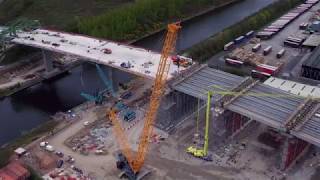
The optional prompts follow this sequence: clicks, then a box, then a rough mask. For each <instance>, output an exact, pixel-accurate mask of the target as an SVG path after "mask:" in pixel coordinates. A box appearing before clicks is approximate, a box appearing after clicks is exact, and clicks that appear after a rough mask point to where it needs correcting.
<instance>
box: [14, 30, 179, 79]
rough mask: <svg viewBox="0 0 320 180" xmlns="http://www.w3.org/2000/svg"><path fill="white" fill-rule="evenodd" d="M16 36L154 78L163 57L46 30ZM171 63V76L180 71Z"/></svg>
mask: <svg viewBox="0 0 320 180" xmlns="http://www.w3.org/2000/svg"><path fill="white" fill-rule="evenodd" d="M17 36H18V37H15V38H13V39H12V40H11V42H13V43H16V44H21V45H26V46H31V47H35V48H40V49H43V50H47V51H52V52H57V53H62V54H69V55H76V56H79V57H81V59H83V60H85V61H86V60H87V61H91V62H94V63H98V64H103V65H106V66H111V67H114V68H117V69H120V70H123V71H126V72H129V73H132V74H136V75H138V76H143V77H146V78H151V79H153V78H155V75H156V71H157V68H158V65H159V61H160V56H161V55H160V54H159V53H157V52H152V51H150V50H146V49H142V48H138V47H133V46H129V45H124V44H120V43H116V42H111V41H106V40H101V39H96V38H93V37H88V36H83V35H78V34H70V33H65V32H57V31H52V30H45V29H37V30H34V31H30V32H18V33H17ZM105 49H110V50H111V51H112V53H111V54H106V53H104V50H105ZM128 62H129V63H130V64H131V67H129V68H124V67H121V63H128ZM170 63H171V66H170V70H169V75H168V78H169V79H170V78H172V77H173V76H174V75H175V74H177V72H178V67H177V66H176V65H174V64H173V63H172V62H171V61H170ZM184 69H185V68H183V67H180V68H179V71H183V70H184Z"/></svg>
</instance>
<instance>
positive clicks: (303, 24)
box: [299, 23, 308, 30]
mask: <svg viewBox="0 0 320 180" xmlns="http://www.w3.org/2000/svg"><path fill="white" fill-rule="evenodd" d="M307 27H308V23H301V24H300V25H299V29H301V30H306V29H307Z"/></svg>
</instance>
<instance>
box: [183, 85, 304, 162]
mask: <svg viewBox="0 0 320 180" xmlns="http://www.w3.org/2000/svg"><path fill="white" fill-rule="evenodd" d="M211 87H216V88H218V89H220V91H210V90H209V91H208V92H207V107H206V121H205V132H204V145H203V147H201V148H198V147H194V146H190V147H188V148H187V149H186V152H187V153H188V154H191V155H193V156H194V157H196V158H200V159H203V160H205V161H212V160H213V159H212V155H210V154H209V153H208V147H209V128H210V119H211V118H210V111H211V103H212V100H211V97H212V96H213V95H215V94H219V95H222V96H226V95H228V96H230V95H231V96H235V97H237V96H255V97H279V98H280V97H284V98H293V97H296V98H297V97H299V98H303V97H301V96H297V95H294V94H292V95H283V94H268V93H246V94H243V92H233V91H227V90H226V89H224V88H222V87H220V86H216V85H213V86H211ZM219 108H223V107H217V106H214V108H213V109H214V111H215V112H219V111H220V112H221V109H220V110H219ZM198 109H199V104H198ZM198 111H199V110H198ZM198 116H199V115H198ZM198 123H199V122H198V119H197V124H198ZM197 129H198V128H197ZM197 131H198V130H197ZM196 134H197V135H199V134H198V132H197V133H196Z"/></svg>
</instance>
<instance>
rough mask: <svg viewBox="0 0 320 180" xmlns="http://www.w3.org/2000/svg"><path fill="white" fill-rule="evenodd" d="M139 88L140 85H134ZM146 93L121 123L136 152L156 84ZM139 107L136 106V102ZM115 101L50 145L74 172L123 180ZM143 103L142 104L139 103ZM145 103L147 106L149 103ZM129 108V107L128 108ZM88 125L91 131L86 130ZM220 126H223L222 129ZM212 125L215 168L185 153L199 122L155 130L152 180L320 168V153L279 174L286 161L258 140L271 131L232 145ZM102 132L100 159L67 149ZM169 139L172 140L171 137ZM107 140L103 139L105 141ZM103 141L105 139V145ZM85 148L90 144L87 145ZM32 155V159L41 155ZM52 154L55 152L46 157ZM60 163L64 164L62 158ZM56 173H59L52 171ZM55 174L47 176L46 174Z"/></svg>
mask: <svg viewBox="0 0 320 180" xmlns="http://www.w3.org/2000/svg"><path fill="white" fill-rule="evenodd" d="M134 84H137V85H138V84H139V83H134ZM139 86H140V87H141V88H138V89H134V91H133V92H134V94H135V95H134V97H132V100H133V99H140V100H139V101H135V102H136V103H137V104H140V106H138V107H137V106H135V105H134V104H133V105H131V108H132V109H134V110H135V111H136V113H137V118H136V119H135V120H134V121H131V122H129V123H128V122H124V121H123V120H122V119H119V120H120V121H121V122H122V125H123V128H124V129H125V132H126V134H127V137H129V142H130V143H131V145H132V147H133V150H137V143H138V140H139V135H140V133H141V130H142V127H143V123H144V121H143V119H144V113H145V109H146V107H147V104H146V103H144V105H142V103H141V101H143V98H141V97H142V96H143V94H144V93H143V92H144V91H145V90H146V89H148V88H150V87H151V81H149V83H147V84H144V85H143V86H142V85H141V84H140V85H139ZM133 101H134V100H133ZM108 102H110V101H107V103H106V104H105V105H103V106H95V105H93V104H91V105H88V106H87V107H85V108H81V109H78V110H77V111H74V112H73V113H75V116H76V117H79V118H77V119H79V120H77V121H76V122H74V123H73V124H72V125H71V126H69V127H67V128H65V129H64V130H62V131H60V132H59V133H57V134H54V135H53V136H52V137H50V138H49V139H47V140H46V141H48V143H49V144H50V145H52V146H53V147H54V149H55V150H56V151H59V152H62V153H63V154H64V155H65V157H66V156H71V157H73V158H74V159H75V162H74V164H73V166H75V167H78V168H79V169H81V170H83V171H84V174H86V175H88V176H89V177H90V178H91V179H97V180H105V179H108V180H109V179H118V174H119V173H120V172H119V171H118V170H117V168H116V164H115V162H116V154H117V153H118V152H119V146H118V143H117V141H116V139H115V136H114V134H113V132H112V128H111V127H109V126H104V125H105V124H108V123H109V122H108V120H107V118H106V111H107V109H108V108H109V107H110V106H111V104H110V103H108ZM139 102H140V103H139ZM145 102H146V101H145ZM129 104H130V103H129ZM85 124H87V125H85ZM217 124H218V123H217ZM217 124H215V122H214V121H213V124H212V127H211V128H210V140H209V142H210V144H209V151H210V154H212V155H213V162H204V161H203V160H200V159H196V158H194V157H193V156H191V155H189V154H187V153H186V152H185V149H186V148H187V147H188V146H190V145H192V139H193V135H194V133H196V129H197V128H196V121H195V117H193V116H190V117H189V119H185V121H183V123H181V124H180V125H179V126H177V127H176V128H175V129H176V131H175V132H170V133H167V132H163V131H161V130H159V129H156V130H155V131H154V132H155V134H157V135H158V136H155V137H159V135H160V137H162V138H154V139H152V142H151V147H150V150H149V153H148V155H147V158H146V162H145V166H144V168H147V169H149V170H151V171H152V173H151V175H149V176H148V177H146V180H148V179H150V180H151V179H152V180H153V179H159V180H171V179H172V180H173V179H178V180H180V179H181V180H189V179H190V180H192V179H204V180H211V179H221V180H224V179H226V180H227V179H230V180H231V179H237V180H238V179H239V180H256V179H259V180H260V179H261V180H264V179H265V180H269V179H274V180H276V179H282V178H284V177H286V178H287V179H311V177H312V176H314V173H316V169H317V167H318V166H319V165H320V153H319V152H320V151H319V152H317V151H318V149H312V150H311V151H310V152H309V153H308V155H307V156H305V157H304V158H303V159H301V160H299V162H298V164H297V166H295V167H294V169H291V170H289V171H288V172H282V171H280V170H279V169H280V168H279V167H280V166H277V164H279V163H280V160H281V156H280V154H281V150H280V148H273V147H269V146H268V145H265V144H264V143H262V142H260V141H258V140H257V137H258V136H259V135H260V134H261V133H263V132H266V129H267V128H266V127H265V126H263V125H259V124H258V123H252V124H251V125H249V127H247V128H246V129H245V130H244V131H242V132H241V133H239V134H238V135H236V136H235V137H234V138H233V139H225V138H224V136H223V135H222V134H223V129H224V128H223V127H219V126H218V125H217ZM101 126H104V127H106V129H105V133H104V134H106V136H105V137H104V138H103V141H104V146H105V149H106V152H104V154H101V155H97V154H95V153H89V154H88V155H84V154H81V153H80V152H79V151H74V150H73V148H72V146H70V145H68V144H67V141H68V140H70V138H71V139H72V138H75V137H79V135H80V136H83V135H85V134H88V133H90V132H92V131H97V130H98V129H99V128H101ZM199 127H200V128H199V132H200V134H201V132H203V128H204V121H203V120H201V119H200V123H199ZM169 134H170V135H169ZM101 137H102V136H101ZM100 140H101V139H100ZM84 143H85V142H84ZM35 146H36V147H35V148H34V151H36V152H37V151H39V147H38V146H39V145H38V144H37V145H35ZM36 152H31V154H33V153H36ZM45 153H47V154H51V155H52V153H50V152H45ZM58 159H59V158H58ZM70 167H71V164H70V163H69V164H68V163H65V165H64V168H65V171H67V169H70ZM51 170H54V168H53V169H51ZM49 171H50V170H46V171H43V173H47V172H49Z"/></svg>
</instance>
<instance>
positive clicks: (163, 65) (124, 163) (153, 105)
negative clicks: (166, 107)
mask: <svg viewBox="0 0 320 180" xmlns="http://www.w3.org/2000/svg"><path fill="white" fill-rule="evenodd" d="M180 28H181V26H180V24H179V23H174V24H169V25H168V32H167V35H166V39H165V42H164V45H163V49H162V52H161V57H160V62H159V66H158V70H157V73H156V77H155V81H154V85H153V90H152V94H151V98H150V105H149V108H148V110H147V111H146V112H147V114H146V117H145V122H144V127H143V130H142V134H141V136H140V140H139V146H138V152H137V153H136V154H135V155H134V153H133V152H132V150H131V148H130V144H129V142H128V139H127V137H126V135H125V134H124V132H123V130H122V127H121V124H120V122H119V120H118V118H117V114H116V112H115V111H114V110H111V112H110V113H109V118H110V120H111V121H112V123H113V125H114V132H115V134H116V138H117V140H118V143H119V144H120V148H121V150H122V153H123V154H122V153H120V154H119V156H118V161H117V167H118V169H120V170H122V171H123V172H124V173H125V174H126V176H127V177H128V178H129V179H130V180H135V179H137V174H138V173H139V171H140V169H141V167H142V166H143V164H144V161H145V157H146V154H147V151H148V147H149V138H150V137H151V135H152V131H153V123H154V121H155V119H156V115H157V111H158V109H159V106H160V101H161V98H162V96H163V93H164V90H165V85H166V80H167V77H168V72H169V68H170V60H168V58H169V56H170V54H171V53H173V51H174V49H175V45H176V40H177V33H178V30H179V29H180Z"/></svg>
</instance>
